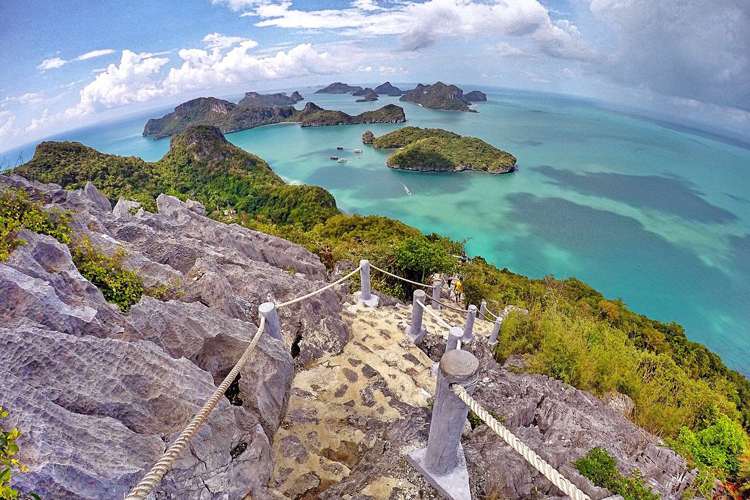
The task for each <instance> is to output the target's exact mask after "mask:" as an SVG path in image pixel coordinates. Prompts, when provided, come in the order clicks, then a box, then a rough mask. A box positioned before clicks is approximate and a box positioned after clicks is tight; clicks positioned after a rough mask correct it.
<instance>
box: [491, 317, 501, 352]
mask: <svg viewBox="0 0 750 500" xmlns="http://www.w3.org/2000/svg"><path fill="white" fill-rule="evenodd" d="M502 324H503V317H502V316H498V317H497V319H496V320H495V324H494V325H493V326H492V333H491V334H490V340H489V344H490V345H495V344H497V336H498V334H499V333H500V326H501V325H502Z"/></svg>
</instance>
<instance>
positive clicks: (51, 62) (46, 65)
mask: <svg viewBox="0 0 750 500" xmlns="http://www.w3.org/2000/svg"><path fill="white" fill-rule="evenodd" d="M65 63H66V61H65V60H64V59H60V58H59V57H52V58H50V59H45V60H44V61H42V62H40V63H39V66H37V67H36V69H38V70H41V71H46V70H48V69H56V68H62V67H63V66H65Z"/></svg>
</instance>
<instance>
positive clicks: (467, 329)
mask: <svg viewBox="0 0 750 500" xmlns="http://www.w3.org/2000/svg"><path fill="white" fill-rule="evenodd" d="M476 317H477V306H475V305H473V304H472V305H470V306H469V310H468V311H466V325H464V336H463V341H464V342H469V341H471V339H473V338H474V318H476Z"/></svg>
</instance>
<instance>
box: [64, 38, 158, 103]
mask: <svg viewBox="0 0 750 500" xmlns="http://www.w3.org/2000/svg"><path fill="white" fill-rule="evenodd" d="M168 62H169V59H167V58H165V57H152V56H151V54H147V53H141V54H136V53H135V52H132V51H130V50H123V51H122V57H121V59H120V65H119V66H117V65H115V64H110V65H109V66H108V67H107V71H105V72H103V73H100V74H99V75H97V76H96V78H94V81H93V82H91V83H89V84H88V85H86V86H85V87H84V88H83V89H81V93H80V95H81V100H80V102H79V103H78V105H77V106H76V110H75V111H72V113H74V116H75V115H80V114H87V113H90V112H91V111H93V110H94V109H95V107H96V106H100V105H101V106H104V107H111V106H115V105H122V104H131V103H134V102H143V101H148V100H149V99H153V98H154V97H158V96H160V95H164V91H163V89H162V88H161V87H160V85H159V82H158V78H157V77H158V74H159V72H160V71H161V68H162V67H163V66H164V65H165V64H167V63H168ZM68 111H71V110H68Z"/></svg>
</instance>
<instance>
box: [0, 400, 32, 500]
mask: <svg viewBox="0 0 750 500" xmlns="http://www.w3.org/2000/svg"><path fill="white" fill-rule="evenodd" d="M7 417H8V412H7V411H6V410H3V407H2V406H0V422H1V421H2V419H4V418H7ZM19 437H21V433H20V432H18V429H12V430H8V431H6V430H5V429H3V427H1V426H0V499H2V500H32V499H33V500H40V497H39V495H37V494H36V493H29V494H28V495H25V494H23V493H20V492H19V491H18V490H14V489H13V488H11V486H10V483H11V481H12V480H13V478H14V477H16V476H17V475H18V474H24V473H26V472H28V468H27V467H26V466H25V465H24V464H22V463H21V462H20V461H19V460H18V459H17V458H14V457H15V455H16V453H18V451H19V448H18V445H17V444H16V441H17V440H18V438H19Z"/></svg>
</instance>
